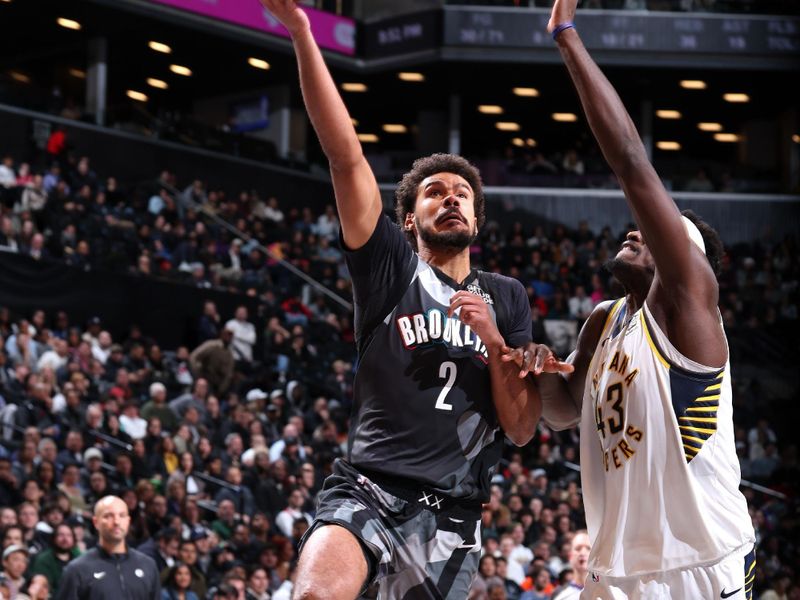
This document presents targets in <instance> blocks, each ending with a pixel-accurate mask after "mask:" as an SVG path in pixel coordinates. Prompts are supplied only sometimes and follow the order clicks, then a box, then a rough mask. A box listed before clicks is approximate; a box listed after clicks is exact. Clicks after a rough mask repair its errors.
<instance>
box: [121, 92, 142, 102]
mask: <svg viewBox="0 0 800 600" xmlns="http://www.w3.org/2000/svg"><path fill="white" fill-rule="evenodd" d="M125 95H126V96H127V97H128V98H130V99H131V100H136V101H137V102H147V94H143V93H142V92H137V91H136V90H128V91H127V92H125Z"/></svg>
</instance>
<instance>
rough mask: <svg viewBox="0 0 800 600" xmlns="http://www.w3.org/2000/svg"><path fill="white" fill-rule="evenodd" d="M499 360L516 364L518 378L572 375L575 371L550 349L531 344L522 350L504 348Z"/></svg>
mask: <svg viewBox="0 0 800 600" xmlns="http://www.w3.org/2000/svg"><path fill="white" fill-rule="evenodd" d="M500 360H502V361H503V362H515V363H517V366H518V367H519V368H520V371H519V376H520V377H526V376H527V375H528V373H533V374H534V375H539V374H541V373H572V372H573V371H574V370H575V367H573V366H572V365H571V364H570V363H566V362H561V361H560V360H558V359H557V358H556V356H555V355H554V354H553V351H552V350H551V349H550V348H548V347H547V346H545V345H544V344H534V343H533V342H531V343H529V344H528V345H527V346H525V347H524V348H514V349H511V348H509V347H508V346H506V347H504V348H503V354H502V356H501V357H500Z"/></svg>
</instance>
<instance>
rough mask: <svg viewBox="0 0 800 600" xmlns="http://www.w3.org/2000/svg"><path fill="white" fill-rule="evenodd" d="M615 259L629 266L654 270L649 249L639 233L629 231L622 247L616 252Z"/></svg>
mask: <svg viewBox="0 0 800 600" xmlns="http://www.w3.org/2000/svg"><path fill="white" fill-rule="evenodd" d="M616 259H617V260H619V261H622V262H625V263H628V264H631V265H638V266H642V267H645V268H654V267H655V262H654V261H653V255H652V254H650V249H649V248H648V247H647V244H645V242H644V238H642V234H641V232H639V231H630V232H628V235H626V236H625V241H624V242H623V243H622V247H621V248H620V249H619V252H617V256H616Z"/></svg>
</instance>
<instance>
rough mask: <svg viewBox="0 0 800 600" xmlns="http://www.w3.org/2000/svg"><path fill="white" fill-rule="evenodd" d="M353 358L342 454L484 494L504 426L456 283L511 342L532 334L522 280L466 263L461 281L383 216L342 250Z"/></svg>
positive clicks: (452, 490) (464, 494) (452, 491)
mask: <svg viewBox="0 0 800 600" xmlns="http://www.w3.org/2000/svg"><path fill="white" fill-rule="evenodd" d="M347 262H348V267H349V269H350V274H351V276H352V278H353V287H354V292H355V301H356V315H355V330H356V341H357V343H358V349H359V365H358V370H357V374H356V379H355V407H354V414H353V419H352V423H351V429H350V449H349V461H350V462H351V463H352V464H353V465H354V466H355V467H356V468H362V469H365V470H369V471H377V472H380V473H384V474H386V475H390V476H399V477H403V478H407V479H413V480H416V481H419V482H421V483H423V484H424V485H426V486H427V487H429V488H432V489H434V490H436V491H439V492H441V493H442V494H445V495H448V496H451V497H455V498H462V499H465V500H481V501H485V500H487V499H488V490H489V474H490V472H491V470H492V469H493V468H494V466H495V465H496V464H497V461H498V460H499V459H500V455H501V451H502V443H503V437H504V436H503V433H502V431H501V430H500V426H499V424H498V421H497V415H496V413H495V409H494V404H493V403H492V395H491V382H490V379H489V367H488V354H487V350H486V347H485V345H484V344H483V342H482V341H481V339H480V338H479V337H478V336H477V335H475V333H474V332H473V331H471V330H470V328H469V327H468V326H467V325H465V324H464V323H462V322H461V321H460V320H459V318H458V314H455V315H453V317H448V316H447V310H448V307H449V304H450V297H451V296H452V295H453V294H455V293H456V292H457V291H459V290H467V291H470V292H472V293H474V294H477V295H479V296H480V297H481V298H483V299H484V301H486V303H487V304H488V305H489V309H490V312H491V313H492V314H493V315H494V317H495V319H496V322H497V326H498V329H499V331H500V333H501V334H502V336H503V338H504V339H505V341H506V343H507V344H508V345H509V346H511V347H518V346H522V345H524V344H526V343H528V342H529V341H530V339H531V338H530V330H531V327H530V308H529V306H528V301H527V295H526V293H525V290H524V288H523V287H522V285H521V284H520V283H519V282H517V281H516V280H513V279H510V278H508V277H503V276H501V275H496V274H493V273H483V272H480V271H472V272H471V273H470V274H469V276H468V277H467V278H466V279H465V280H464V282H462V283H461V284H459V283H457V282H455V281H453V280H452V279H450V278H449V277H448V276H447V275H445V274H444V273H442V272H441V271H439V270H438V269H436V268H434V267H431V266H430V265H428V264H426V263H425V262H423V261H422V260H420V259H419V257H418V256H417V255H416V254H415V253H414V252H413V250H412V249H411V247H410V246H409V244H408V242H407V241H406V239H405V237H404V235H403V234H402V232H401V231H400V230H399V229H398V228H397V227H396V226H395V225H394V224H393V223H392V222H391V221H390V220H389V219H388V217H385V216H382V217H381V218H380V220H379V223H378V225H377V227H376V228H375V232H374V233H373V235H372V237H371V238H370V240H369V241H368V242H367V243H366V244H365V245H364V246H363V247H362V248H360V249H359V250H357V251H355V252H348V254H347Z"/></svg>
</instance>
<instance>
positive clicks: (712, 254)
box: [681, 209, 725, 277]
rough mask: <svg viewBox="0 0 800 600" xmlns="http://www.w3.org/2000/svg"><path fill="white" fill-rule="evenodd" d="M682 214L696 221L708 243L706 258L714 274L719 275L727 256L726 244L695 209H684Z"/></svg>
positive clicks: (705, 241)
mask: <svg viewBox="0 0 800 600" xmlns="http://www.w3.org/2000/svg"><path fill="white" fill-rule="evenodd" d="M681 214H682V215H683V216H684V217H686V218H687V219H689V220H690V221H691V222H692V223H694V225H695V227H697V229H698V230H699V231H700V235H702V236H703V243H704V244H705V245H706V258H707V259H708V262H709V264H710V265H711V269H712V270H713V271H714V275H716V276H718V277H719V273H720V266H721V265H722V257H723V256H725V246H724V245H723V244H722V240H721V239H720V237H719V234H718V233H717V231H716V229H714V228H713V227H711V225H709V224H708V223H706V222H705V221H703V219H701V218H700V216H699V215H697V214H696V213H695V212H694V211H693V210H688V209H687V210H682V211H681Z"/></svg>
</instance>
